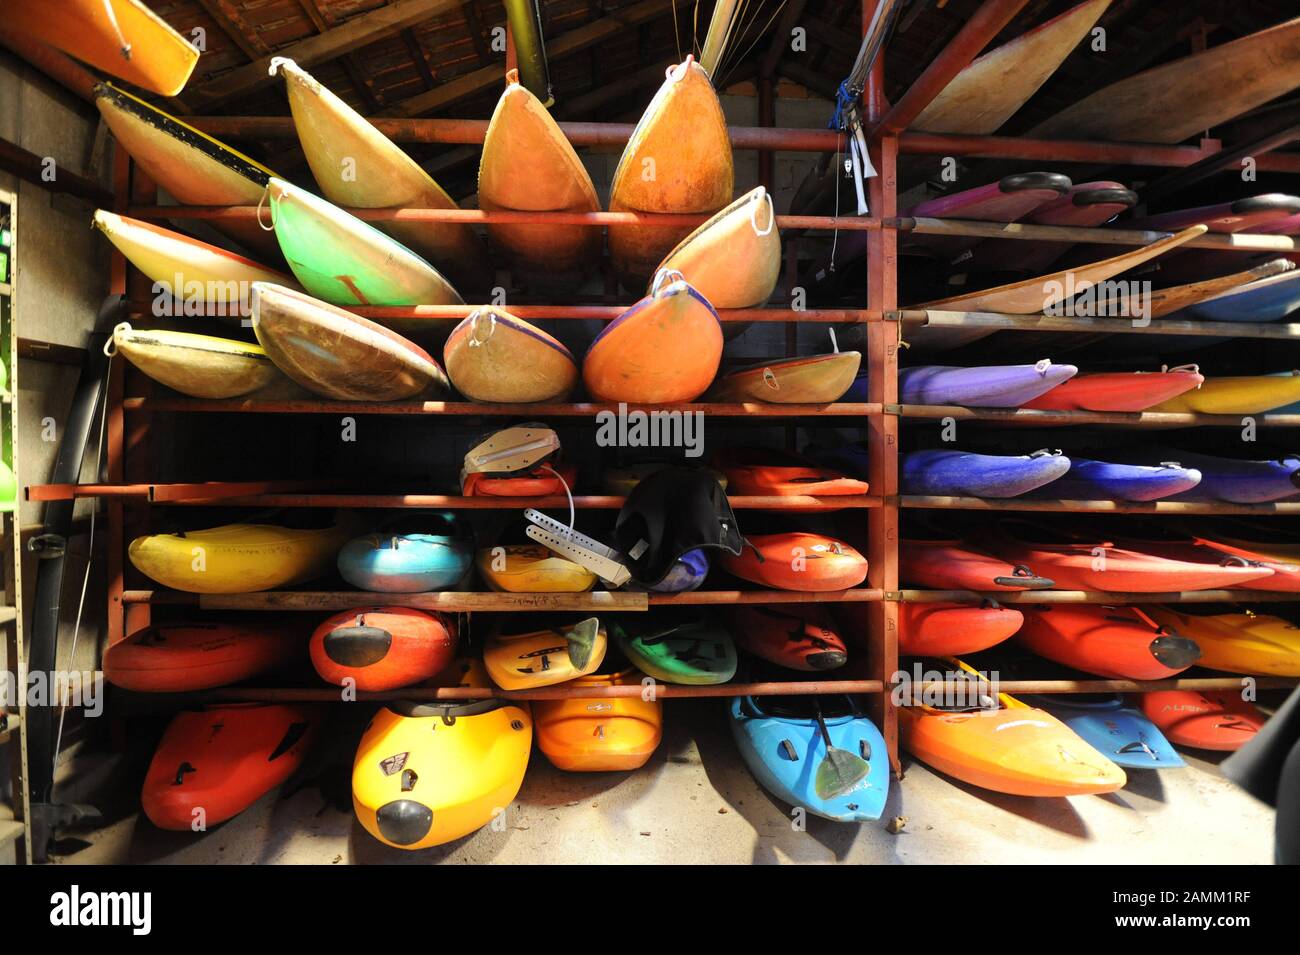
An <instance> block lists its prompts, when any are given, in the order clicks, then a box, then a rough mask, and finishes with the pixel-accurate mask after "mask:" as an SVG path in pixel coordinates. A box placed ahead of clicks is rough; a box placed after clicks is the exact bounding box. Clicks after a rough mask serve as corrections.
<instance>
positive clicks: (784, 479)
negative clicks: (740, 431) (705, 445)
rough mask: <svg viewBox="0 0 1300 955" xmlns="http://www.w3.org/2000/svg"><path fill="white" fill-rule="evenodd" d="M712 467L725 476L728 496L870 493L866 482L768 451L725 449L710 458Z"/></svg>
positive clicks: (801, 459)
mask: <svg viewBox="0 0 1300 955" xmlns="http://www.w3.org/2000/svg"><path fill="white" fill-rule="evenodd" d="M713 463H714V466H715V467H716V468H718V470H720V471H722V473H723V474H725V475H726V476H727V487H728V488H729V489H730V491H731V493H732V494H752V495H758V496H767V495H774V496H777V497H791V496H794V495H801V494H809V495H813V496H825V497H834V496H839V495H850V494H866V493H867V492H868V491H869V490H871V486H870V485H869V484H867V482H866V481H859V480H858V479H857V478H851V477H849V476H848V475H846V474H843V473H841V472H839V471H835V470H833V469H831V468H824V467H820V466H819V465H816V464H814V463H812V462H811V461H808V460H806V459H805V458H801V457H799V456H798V455H795V454H790V453H788V452H785V451H777V450H774V449H771V448H727V449H725V450H723V451H720V452H719V453H718V454H716V455H714V458H713Z"/></svg>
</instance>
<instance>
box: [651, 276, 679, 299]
mask: <svg viewBox="0 0 1300 955" xmlns="http://www.w3.org/2000/svg"><path fill="white" fill-rule="evenodd" d="M685 281H686V276H684V275H682V273H681V272H679V271H677V269H660V270H659V271H658V272H656V273H655V279H654V282H653V284H651V286H650V297H651V298H658V297H659V291H660V289H662V288H663V286H664V283H665V282H670V283H671V282H685Z"/></svg>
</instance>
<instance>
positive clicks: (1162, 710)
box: [1139, 690, 1265, 751]
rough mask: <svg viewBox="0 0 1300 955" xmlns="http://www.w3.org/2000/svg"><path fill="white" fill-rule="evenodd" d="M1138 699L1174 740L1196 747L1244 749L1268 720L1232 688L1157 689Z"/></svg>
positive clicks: (1149, 716)
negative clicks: (1202, 689) (1201, 690)
mask: <svg viewBox="0 0 1300 955" xmlns="http://www.w3.org/2000/svg"><path fill="white" fill-rule="evenodd" d="M1139 702H1140V704H1141V706H1142V712H1143V713H1145V714H1146V718H1147V719H1149V720H1150V721H1151V722H1152V723H1155V724H1156V726H1157V727H1159V728H1160V732H1162V733H1164V734H1165V736H1166V737H1167V738H1168V739H1169V741H1170V742H1171V743H1177V744H1178V745H1179V746H1191V747H1193V748H1194V749H1214V750H1223V751H1232V750H1237V749H1241V747H1242V746H1244V745H1245V744H1246V743H1248V742H1250V741H1251V740H1252V739H1254V737H1255V734H1256V733H1258V732H1259V731H1260V729H1261V728H1262V727H1263V725H1264V723H1265V718H1264V715H1263V714H1262V713H1260V712H1259V710H1257V709H1256V708H1255V707H1254V706H1252V705H1251V704H1250V703H1247V702H1246V701H1245V700H1243V699H1242V698H1241V694H1240V693H1237V692H1233V691H1230V690H1207V691H1206V692H1203V693H1199V692H1197V691H1195V690H1158V691H1156V692H1154V693H1142V694H1139Z"/></svg>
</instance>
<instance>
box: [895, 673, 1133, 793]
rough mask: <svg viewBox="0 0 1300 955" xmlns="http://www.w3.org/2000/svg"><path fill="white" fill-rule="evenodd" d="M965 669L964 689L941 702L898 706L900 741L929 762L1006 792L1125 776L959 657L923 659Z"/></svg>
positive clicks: (1111, 784)
mask: <svg viewBox="0 0 1300 955" xmlns="http://www.w3.org/2000/svg"><path fill="white" fill-rule="evenodd" d="M929 662H931V663H934V664H936V665H937V666H939V667H941V668H942V669H943V670H946V671H947V672H939V673H936V674H935V677H936V678H938V677H943V678H949V679H958V678H960V676H961V675H966V677H967V678H968V679H970V681H971V686H970V689H969V690H968V691H966V692H964V693H962V694H961V695H960V696H953V697H951V698H949V699H948V700H947V701H945V703H944V704H943V705H942V706H936V705H930V704H929V703H926V702H914V703H912V704H911V705H906V706H900V707H899V708H898V732H899V739H900V741H901V742H902V745H903V747H904V748H905V749H906V750H907V751H908V752H909V753H911V754H912V755H913V756H915V757H916V758H917V759H919V760H920V761H921V762H923V763H925V764H926V765H927V766H929V767H931V768H932V769H937V770H938V771H939V772H941V773H946V774H947V775H949V776H951V777H953V778H954V779H959V780H961V781H962V782H965V783H969V784H971V785H972V786H979V787H980V788H981V789H991V790H993V791H994V792H1000V793H1009V794H1011V795H1013V796H1082V795H1088V794H1092V793H1109V792H1114V791H1115V790H1117V789H1120V788H1122V787H1123V786H1124V784H1125V783H1126V782H1127V781H1128V779H1127V777H1126V776H1125V774H1124V770H1122V769H1121V768H1120V767H1118V766H1116V765H1115V764H1114V763H1112V762H1111V761H1110V760H1109V759H1107V758H1106V757H1105V756H1103V755H1102V754H1101V753H1099V752H1097V751H1096V750H1095V749H1093V748H1092V747H1091V746H1090V745H1088V743H1086V742H1085V741H1084V740H1083V739H1082V738H1081V737H1080V736H1079V735H1078V734H1077V733H1075V732H1074V731H1073V730H1072V729H1070V728H1069V727H1068V726H1066V725H1065V724H1064V723H1062V722H1061V721H1060V720H1058V719H1057V718H1056V717H1055V716H1052V715H1051V714H1050V713H1048V712H1046V711H1045V710H1040V709H1037V708H1035V707H1032V706H1029V705H1028V704H1025V703H1022V702H1021V701H1020V700H1018V699H1016V698H1015V697H1013V696H1009V695H1007V694H1005V693H999V694H996V695H994V693H993V687H992V684H990V683H989V682H988V681H987V680H985V679H983V678H982V677H979V676H978V675H977V674H976V671H975V670H973V669H972V668H971V667H969V666H967V665H966V664H964V663H962V662H961V661H959V660H955V659H951V658H948V659H941V660H934V661H929Z"/></svg>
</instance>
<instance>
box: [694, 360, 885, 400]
mask: <svg viewBox="0 0 1300 955" xmlns="http://www.w3.org/2000/svg"><path fill="white" fill-rule="evenodd" d="M861 363H862V355H861V353H859V352H855V351H835V352H830V353H828V354H824V355H807V356H802V357H798V358H786V359H783V360H781V361H773V362H764V363H761V364H756V365H746V366H745V367H743V368H738V369H736V370H735V371H730V372H727V373H726V374H725V375H723V376H722V377H721V378H719V379H718V382H717V384H716V385H715V386H714V387H713V389H712V390H711V391H710V392H709V400H710V401H719V402H732V401H735V402H743V401H766V402H771V403H773V404H816V405H821V404H830V403H831V402H833V401H839V400H840V398H842V397H843V396H844V393H845V392H846V391H848V390H849V387H850V386H851V385H852V384H853V379H854V376H856V375H857V373H858V366H859V365H860V364H861Z"/></svg>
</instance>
